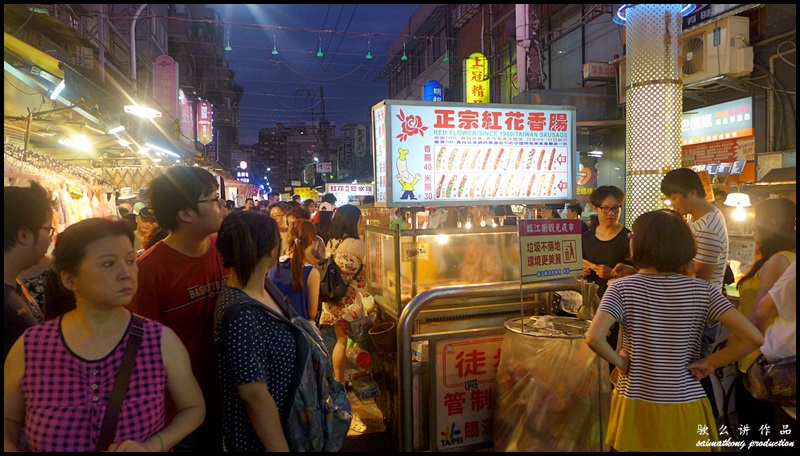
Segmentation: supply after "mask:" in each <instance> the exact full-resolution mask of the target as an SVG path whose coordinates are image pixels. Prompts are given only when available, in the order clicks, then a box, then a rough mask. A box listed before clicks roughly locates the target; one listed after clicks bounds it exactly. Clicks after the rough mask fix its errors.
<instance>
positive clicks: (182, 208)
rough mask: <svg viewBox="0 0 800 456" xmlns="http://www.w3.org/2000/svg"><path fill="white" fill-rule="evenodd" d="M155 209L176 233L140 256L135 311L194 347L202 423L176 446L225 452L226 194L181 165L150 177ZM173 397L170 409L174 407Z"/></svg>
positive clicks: (162, 223)
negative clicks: (220, 241) (219, 321)
mask: <svg viewBox="0 0 800 456" xmlns="http://www.w3.org/2000/svg"><path fill="white" fill-rule="evenodd" d="M149 190H150V207H152V209H153V212H155V216H156V220H157V221H158V224H159V225H160V226H161V227H162V228H164V229H166V230H168V231H169V235H168V236H167V237H166V239H164V240H163V241H161V242H159V243H158V244H156V245H154V246H153V247H152V248H151V249H149V250H147V251H146V252H145V253H144V254H142V256H140V257H139V258H138V259H137V260H136V263H137V264H138V266H139V289H138V291H137V292H136V295H135V296H134V297H133V301H131V304H130V308H131V310H132V311H133V312H135V313H137V314H139V315H142V316H144V317H147V318H150V319H152V320H156V321H159V322H161V323H163V324H164V325H166V326H168V327H169V328H171V329H172V330H173V331H175V333H176V334H178V336H179V337H180V338H181V341H183V344H184V345H185V346H186V349H187V350H188V352H189V358H190V359H191V362H192V371H193V372H194V375H195V377H196V378H197V381H198V383H199V384H200V388H201V389H202V390H203V396H204V398H205V401H206V418H205V421H204V423H203V425H202V426H201V427H200V428H199V429H198V430H197V431H195V432H194V433H192V434H191V435H189V436H188V437H186V438H185V439H184V440H183V441H182V442H181V443H180V444H178V446H176V447H175V449H176V450H177V451H200V450H209V449H214V450H221V449H222V445H221V437H220V432H221V428H220V425H221V424H220V423H221V419H220V418H221V416H222V406H221V402H220V398H219V379H218V375H217V366H216V357H215V354H214V331H213V330H214V308H215V306H216V303H217V296H218V295H219V293H220V291H221V289H222V286H223V285H224V284H225V282H226V281H227V279H228V276H229V275H230V272H229V271H228V270H227V269H226V268H225V267H224V266H223V264H222V257H221V256H220V254H219V251H218V250H217V247H216V237H217V234H216V233H217V231H218V230H219V227H220V225H221V223H222V216H223V213H222V210H221V207H222V205H223V204H224V202H225V201H224V200H223V199H221V198H220V195H219V194H218V193H217V192H218V190H219V184H217V181H216V179H215V178H214V176H213V175H212V174H211V173H209V172H208V171H206V170H204V169H202V168H196V167H190V166H176V167H172V168H170V169H169V170H168V171H167V172H166V173H164V174H162V175H160V176H158V177H156V178H155V179H153V181H152V182H151V183H150V186H149ZM174 410H175V409H174V407H173V406H172V404H171V403H169V404H167V414H168V417H167V418H168V419H169V418H170V416H169V415H171V414H173V413H174Z"/></svg>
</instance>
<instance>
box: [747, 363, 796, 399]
mask: <svg viewBox="0 0 800 456" xmlns="http://www.w3.org/2000/svg"><path fill="white" fill-rule="evenodd" d="M796 376H797V355H792V356H789V357H787V358H783V359H779V360H777V361H775V362H774V363H770V362H769V361H767V358H766V357H765V356H764V355H763V354H762V355H760V356H759V357H758V359H756V361H755V362H754V363H753V364H752V365H751V366H750V368H749V369H747V373H746V374H745V375H744V386H745V388H747V391H748V392H749V393H750V394H751V395H752V396H753V397H754V398H756V399H758V400H760V401H765V402H769V403H772V404H777V405H781V406H783V407H795V406H796V405H797V378H796Z"/></svg>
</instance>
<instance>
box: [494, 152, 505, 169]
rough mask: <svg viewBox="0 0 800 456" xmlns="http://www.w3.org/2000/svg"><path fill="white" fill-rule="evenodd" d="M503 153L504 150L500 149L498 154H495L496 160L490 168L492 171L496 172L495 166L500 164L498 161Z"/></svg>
mask: <svg viewBox="0 0 800 456" xmlns="http://www.w3.org/2000/svg"><path fill="white" fill-rule="evenodd" d="M503 152H505V149H500V152H499V153H498V154H497V158H496V159H495V161H494V166H493V167H492V169H493V170H494V171H497V166H498V165H499V164H500V160H501V159H502V158H503Z"/></svg>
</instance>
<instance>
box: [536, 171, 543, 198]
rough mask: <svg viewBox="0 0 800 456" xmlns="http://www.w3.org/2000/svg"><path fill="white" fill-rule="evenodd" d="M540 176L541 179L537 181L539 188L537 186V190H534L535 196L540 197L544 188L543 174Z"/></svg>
mask: <svg viewBox="0 0 800 456" xmlns="http://www.w3.org/2000/svg"><path fill="white" fill-rule="evenodd" d="M541 176H542V178H541V179H539V186H538V188H537V189H536V195H537V196H542V188H544V185H543V184H544V180H545V175H544V174H541Z"/></svg>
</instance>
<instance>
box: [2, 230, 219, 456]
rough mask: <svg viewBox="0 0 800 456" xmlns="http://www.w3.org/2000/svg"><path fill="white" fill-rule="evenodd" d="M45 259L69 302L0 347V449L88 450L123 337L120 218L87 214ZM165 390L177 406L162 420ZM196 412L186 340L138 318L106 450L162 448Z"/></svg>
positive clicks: (128, 254)
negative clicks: (0, 403) (0, 363)
mask: <svg viewBox="0 0 800 456" xmlns="http://www.w3.org/2000/svg"><path fill="white" fill-rule="evenodd" d="M54 266H55V270H54V273H52V274H49V276H52V277H53V280H54V281H56V282H57V284H58V286H59V287H61V288H60V291H61V292H62V299H67V300H72V301H73V302H74V309H73V310H71V311H69V312H67V313H65V314H64V315H62V316H59V317H56V318H53V319H52V320H49V321H46V322H45V323H42V324H39V325H37V326H33V327H31V328H28V330H26V331H25V333H24V334H23V335H22V337H20V338H19V339H17V341H16V343H15V344H14V346H13V347H12V348H11V351H10V352H9V355H8V358H7V359H6V364H5V370H4V372H5V376H4V398H3V400H4V426H3V428H4V439H3V447H4V450H5V451H14V450H16V449H18V448H20V446H25V445H27V448H28V449H30V450H33V451H59V452H60V451H70V452H73V451H81V452H84V451H95V447H96V445H97V441H98V438H99V434H100V428H101V424H102V422H103V417H104V415H105V411H106V408H107V406H108V403H109V399H110V397H111V390H112V388H113V386H114V382H115V380H116V375H117V370H118V369H119V367H120V364H121V362H122V358H123V353H124V351H125V346H126V344H127V342H128V337H129V336H128V328H129V326H130V324H131V321H132V317H133V316H132V314H131V313H130V312H129V311H128V310H126V309H125V307H124V306H125V305H127V304H128V303H129V302H130V301H131V298H132V297H133V295H134V293H136V288H137V273H138V270H137V267H136V252H135V251H134V250H133V232H132V231H131V230H130V228H129V227H128V225H127V224H126V222H124V221H111V220H107V219H100V218H91V219H87V220H83V221H81V222H78V223H76V224H74V225H72V226H70V227H68V228H67V229H66V230H64V232H63V233H61V234H60V235H59V236H58V240H57V241H56V247H55V260H54ZM49 297H50V295H49V294H48V298H49ZM167 391H169V394H170V395H171V397H172V399H173V400H174V401H175V404H176V405H177V409H178V414H177V416H176V417H175V419H174V420H172V422H170V423H169V424H167V425H166V426H165V423H164V421H165V418H164V417H165V400H166V393H167ZM204 416H205V404H204V402H203V396H202V394H201V392H200V387H199V386H198V384H197V380H196V379H195V378H194V375H193V374H192V370H191V365H190V363H189V355H188V354H187V352H186V348H185V347H184V346H183V344H182V343H181V341H180V339H178V337H177V336H176V335H175V333H174V332H173V331H172V330H170V329H169V328H167V327H165V326H162V325H161V323H158V322H155V321H152V320H146V319H144V337H143V340H142V344H141V346H140V347H139V351H138V352H137V354H136V359H135V364H134V368H133V371H132V373H131V377H130V382H129V384H128V390H127V394H126V395H125V399H124V400H123V403H122V408H121V411H120V415H119V421H118V424H117V429H116V434H115V438H114V439H113V442H114V443H112V444H111V446H109V447H108V450H109V451H163V450H165V449H169V448H171V447H172V446H173V445H175V444H176V443H178V442H179V441H180V440H181V439H183V438H184V437H185V436H187V435H188V434H189V433H190V432H192V431H193V430H195V429H196V428H197V427H198V426H199V425H200V423H201V422H202V421H203V418H204ZM23 433H24V436H23V435H22V434H23ZM21 442H25V444H23V445H20V444H21Z"/></svg>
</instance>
